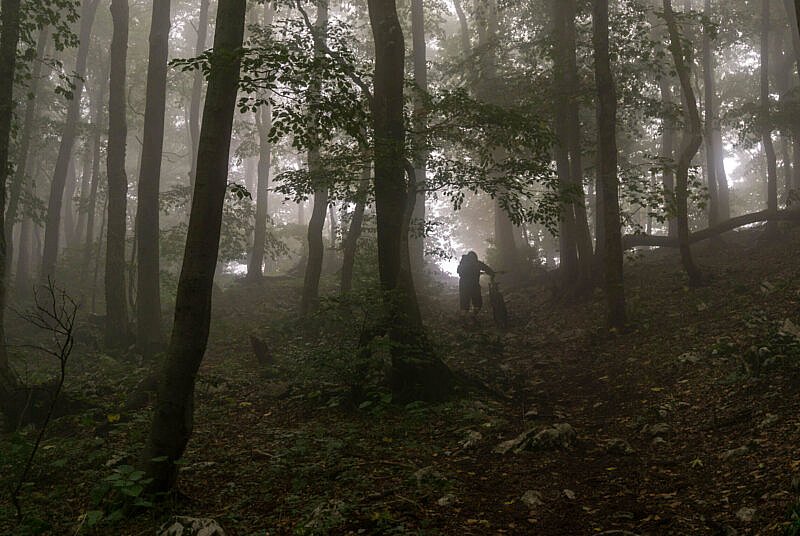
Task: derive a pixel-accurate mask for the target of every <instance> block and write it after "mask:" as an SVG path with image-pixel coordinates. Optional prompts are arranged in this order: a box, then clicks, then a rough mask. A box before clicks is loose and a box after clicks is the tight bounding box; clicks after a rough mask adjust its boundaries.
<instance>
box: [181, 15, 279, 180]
mask: <svg viewBox="0 0 800 536" xmlns="http://www.w3.org/2000/svg"><path fill="white" fill-rule="evenodd" d="M210 3H211V0H200V13H199V15H198V17H197V42H196V43H195V47H194V53H195V56H199V55H200V54H202V53H203V52H204V51H205V49H206V38H207V36H208V6H209V4H210ZM267 9H269V8H267ZM202 98H203V73H202V72H200V70H196V71H195V72H194V77H193V78H192V97H191V101H190V102H189V137H190V139H191V142H192V149H191V150H192V168H191V169H190V170H189V184H190V185H191V186H194V177H195V175H196V173H197V143H198V141H199V138H200V101H201V100H202Z"/></svg>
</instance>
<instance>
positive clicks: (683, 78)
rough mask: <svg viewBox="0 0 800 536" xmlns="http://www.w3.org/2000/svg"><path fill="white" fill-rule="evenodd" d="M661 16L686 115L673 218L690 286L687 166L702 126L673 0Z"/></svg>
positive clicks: (696, 275) (695, 272)
mask: <svg viewBox="0 0 800 536" xmlns="http://www.w3.org/2000/svg"><path fill="white" fill-rule="evenodd" d="M663 4H664V19H665V20H666V23H667V28H668V30H669V38H670V39H669V40H670V43H669V50H670V53H671V54H672V59H673V61H674V62H675V71H676V72H677V73H678V79H679V80H680V83H681V95H682V97H683V108H684V113H685V116H686V123H687V125H686V128H685V130H684V138H683V140H682V144H681V145H682V147H681V152H680V155H679V156H678V161H677V162H676V169H675V204H676V218H677V224H678V241H679V242H680V252H681V262H682V263H683V267H684V269H685V270H686V274H687V275H688V276H689V283H690V284H691V285H699V284H701V283H702V279H703V278H702V274H701V273H700V270H699V269H698V268H697V266H696V265H695V263H694V259H693V258H692V250H691V247H690V245H689V209H688V201H689V191H688V183H689V167H690V166H691V165H692V159H693V158H694V157H695V155H696V154H697V151H698V149H699V148H700V145H701V144H702V143H703V135H702V131H703V125H702V122H701V121H700V112H698V110H697V100H696V99H695V95H694V89H693V88H692V82H691V80H690V71H689V66H688V65H687V64H686V50H685V49H684V47H683V44H682V42H681V34H680V31H679V30H678V23H677V22H676V21H675V14H674V13H673V11H672V0H663Z"/></svg>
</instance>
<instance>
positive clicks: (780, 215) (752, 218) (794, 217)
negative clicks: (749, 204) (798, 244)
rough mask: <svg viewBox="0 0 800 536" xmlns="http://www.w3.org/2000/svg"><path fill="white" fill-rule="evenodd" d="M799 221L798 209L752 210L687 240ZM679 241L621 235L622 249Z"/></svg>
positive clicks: (676, 244) (664, 245)
mask: <svg viewBox="0 0 800 536" xmlns="http://www.w3.org/2000/svg"><path fill="white" fill-rule="evenodd" d="M770 220H773V221H800V211H798V210H779V211H778V212H775V213H773V212H770V211H769V210H762V211H759V212H753V213H751V214H744V215H742V216H736V217H733V218H730V219H728V220H726V221H724V222H722V223H720V224H717V225H715V226H714V227H707V228H705V229H702V230H700V231H697V232H694V233H691V234H690V235H689V239H688V242H689V243H690V244H696V243H697V242H702V241H703V240H709V239H711V238H714V237H716V236H719V235H721V234H723V233H727V232H728V231H732V230H734V229H737V228H739V227H743V226H745V225H751V224H753V223H760V222H764V221H770ZM679 246H680V243H679V241H678V240H677V239H676V238H671V237H668V236H648V235H642V234H638V235H626V236H625V237H623V247H624V249H631V248H635V247H679Z"/></svg>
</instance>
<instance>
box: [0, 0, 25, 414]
mask: <svg viewBox="0 0 800 536" xmlns="http://www.w3.org/2000/svg"><path fill="white" fill-rule="evenodd" d="M19 4H20V2H19V0H2V1H0V411H2V412H3V414H4V415H13V414H14V408H15V403H14V399H15V395H16V390H17V388H18V387H19V381H18V379H17V377H16V375H15V374H14V373H13V371H12V370H11V367H10V366H9V363H8V351H7V349H6V336H5V310H6V288H7V284H6V266H7V264H8V263H7V262H6V255H7V252H6V228H5V226H6V220H5V212H6V183H7V182H8V171H9V168H10V165H9V164H10V162H9V145H10V143H11V125H12V121H13V115H14V100H13V96H14V95H13V94H14V75H15V72H16V64H17V43H18V42H19V31H20V23H21V21H20V17H21V14H20V5H19ZM8 225H9V226H11V225H13V222H10V223H8Z"/></svg>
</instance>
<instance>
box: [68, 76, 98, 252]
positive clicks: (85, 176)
mask: <svg viewBox="0 0 800 536" xmlns="http://www.w3.org/2000/svg"><path fill="white" fill-rule="evenodd" d="M88 93H89V94H90V95H91V93H92V92H91V91H89V92H88ZM89 100H90V101H94V100H95V99H91V98H90V99H89ZM89 108H90V109H91V110H92V114H91V115H92V116H93V115H94V108H95V107H94V104H93V103H90V105H89ZM88 126H89V130H90V131H92V132H91V134H90V135H88V136H86V143H85V147H84V151H83V162H82V163H81V180H80V190H79V191H78V194H77V198H78V202H77V207H76V208H77V213H78V220H77V222H76V223H75V229H73V233H72V234H73V242H78V241H80V240H81V239H82V238H83V237H84V236H86V216H87V214H86V207H87V206H88V204H89V190H90V189H91V185H92V158H94V132H93V131H94V127H95V123H94V118H93V117H92V118H90V120H89V124H88Z"/></svg>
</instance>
